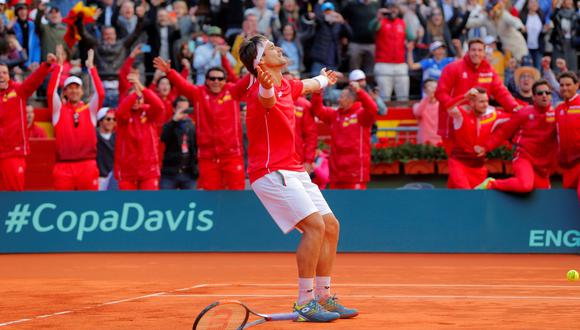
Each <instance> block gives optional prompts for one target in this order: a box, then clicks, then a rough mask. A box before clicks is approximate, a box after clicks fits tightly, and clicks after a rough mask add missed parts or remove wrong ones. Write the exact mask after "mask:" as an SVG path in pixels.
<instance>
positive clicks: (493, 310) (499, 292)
mask: <svg viewBox="0 0 580 330" xmlns="http://www.w3.org/2000/svg"><path fill="white" fill-rule="evenodd" d="M0 265H2V270H1V278H2V281H0V295H1V297H2V298H1V299H0V327H2V328H5V329H171V330H176V329H191V326H192V323H193V320H194V319H195V316H196V315H197V313H198V312H199V311H200V310H202V309H203V307H205V306H206V305H208V304H209V303H211V302H213V301H215V300H219V299H236V300H241V301H243V302H245V303H247V304H248V305H249V306H250V307H252V308H254V309H255V310H256V311H258V312H262V313H280V312H289V311H290V308H291V304H292V301H293V299H294V298H295V292H296V284H295V283H294V279H295V275H296V274H295V271H296V270H295V269H296V268H295V263H294V256H293V255H292V254H275V253H259V254H258V253H256V254H254V253H235V254H231V253H229V254H226V253H203V254H202V253H171V254H162V253H159V254H149V253H148V254H145V253H142V254H141V253H137V254H120V253H119V254H44V255H40V254H21V255H19V254H10V255H0ZM572 268H580V257H579V256H576V255H452V254H445V255H443V254H340V255H339V258H338V261H337V264H336V275H335V276H334V278H333V288H334V291H336V292H337V293H338V294H339V297H340V299H341V300H340V301H341V302H342V303H344V304H347V305H352V306H356V307H358V308H359V309H360V311H361V314H360V315H359V316H358V317H357V318H355V319H351V320H338V321H335V322H333V323H330V324H312V323H308V324H306V323H294V322H270V323H266V324H262V325H258V326H256V327H255V329H443V328H447V329H457V328H468V329H491V328H494V329H548V328H551V329H578V327H579V324H580V323H579V322H580V321H579V316H578V305H579V303H580V282H568V281H567V280H566V271H567V270H568V269H572Z"/></svg>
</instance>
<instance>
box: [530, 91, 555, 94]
mask: <svg viewBox="0 0 580 330" xmlns="http://www.w3.org/2000/svg"><path fill="white" fill-rule="evenodd" d="M534 94H536V95H550V94H552V92H550V91H537V92H535V93H534Z"/></svg>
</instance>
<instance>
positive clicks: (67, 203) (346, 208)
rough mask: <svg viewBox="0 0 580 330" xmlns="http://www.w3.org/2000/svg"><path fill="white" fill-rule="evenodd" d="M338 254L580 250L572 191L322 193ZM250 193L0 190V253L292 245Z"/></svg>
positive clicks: (578, 208)
mask: <svg viewBox="0 0 580 330" xmlns="http://www.w3.org/2000/svg"><path fill="white" fill-rule="evenodd" d="M324 195H325V196H326V198H327V200H328V202H329V204H330V206H331V208H332V209H333V210H334V213H335V214H336V215H337V217H338V218H339V219H340V221H341V241H340V244H339V249H340V251H349V252H356V251H358V252H363V251H364V252H466V253H485V252H493V253H579V252H580V205H579V203H578V199H577V197H576V195H575V192H574V191H571V190H550V191H537V192H534V193H533V194H530V195H527V196H515V195H508V194H503V193H499V192H495V191H460V190H422V191H416V190H415V191H411V190H388V189H387V190H382V189H374V190H367V191H325V192H324ZM298 239H299V234H298V233H297V232H292V233H290V234H289V235H283V234H282V233H281V232H280V231H279V230H278V228H277V227H276V226H275V224H274V222H273V221H272V220H271V219H270V217H269V215H268V214H267V213H266V211H265V209H264V208H263V207H262V205H261V204H260V202H259V201H258V199H257V198H256V196H255V195H254V194H253V192H250V191H242V192H231V191H224V192H200V191H189V192H183V191H159V192H51V193H46V192H25V193H0V252H2V253H11V252H100V251H107V252H115V251H118V252H121V251H122V252H128V251H135V252H146V251H159V252H163V251H293V250H294V249H295V246H296V243H297V241H298Z"/></svg>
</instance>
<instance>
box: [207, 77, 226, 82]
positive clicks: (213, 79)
mask: <svg viewBox="0 0 580 330" xmlns="http://www.w3.org/2000/svg"><path fill="white" fill-rule="evenodd" d="M207 80H209V81H224V80H226V77H207Z"/></svg>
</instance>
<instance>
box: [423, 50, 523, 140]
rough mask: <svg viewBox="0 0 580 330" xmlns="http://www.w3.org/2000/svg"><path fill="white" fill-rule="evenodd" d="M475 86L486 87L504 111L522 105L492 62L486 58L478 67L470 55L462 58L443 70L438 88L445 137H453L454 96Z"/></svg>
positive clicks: (442, 131) (440, 121) (441, 126)
mask: <svg viewBox="0 0 580 330" xmlns="http://www.w3.org/2000/svg"><path fill="white" fill-rule="evenodd" d="M473 87H483V88H485V89H486V90H487V93H488V94H489V96H490V97H492V98H493V99H495V100H496V101H497V102H499V104H500V105H501V106H502V107H503V109H504V111H507V112H512V110H513V109H514V108H515V107H517V106H518V103H517V102H516V100H515V99H514V97H513V96H512V95H511V94H510V92H509V91H508V90H507V88H506V87H505V86H504V85H503V83H502V81H501V79H500V78H499V76H498V75H497V73H496V72H495V70H494V69H493V67H492V66H491V65H490V64H489V62H488V61H487V60H485V59H484V60H483V61H482V62H481V64H480V65H479V66H478V67H477V68H476V67H475V66H474V65H473V63H472V62H471V60H470V59H469V56H468V55H465V57H464V58H463V59H461V60H458V61H455V62H453V63H451V64H449V65H447V66H446V67H445V68H444V69H443V72H442V73H441V78H439V82H438V85H437V90H436V91H435V97H436V98H437V100H438V101H439V130H438V131H437V133H438V134H439V135H440V136H441V137H443V138H451V137H452V136H451V135H450V134H449V133H451V131H452V130H451V125H450V119H449V116H448V115H447V109H448V108H449V107H450V106H451V105H452V104H453V102H454V98H456V97H458V96H462V95H464V94H465V93H467V91H468V90H470V89H471V88H473Z"/></svg>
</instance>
